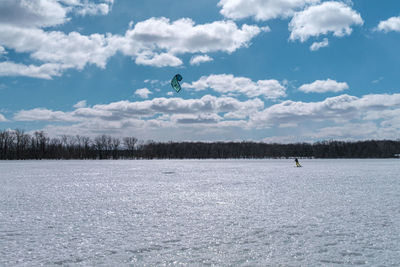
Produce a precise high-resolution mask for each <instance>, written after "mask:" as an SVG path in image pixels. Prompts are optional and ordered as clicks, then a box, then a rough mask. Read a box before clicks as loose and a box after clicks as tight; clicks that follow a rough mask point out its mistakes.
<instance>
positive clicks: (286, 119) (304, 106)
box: [251, 94, 400, 128]
mask: <svg viewBox="0 0 400 267" xmlns="http://www.w3.org/2000/svg"><path fill="white" fill-rule="evenodd" d="M399 107H400V94H392V95H388V94H381V95H365V96H363V97H361V98H358V97H355V96H350V95H340V96H336V97H330V98H326V99H325V100H324V101H320V102H309V103H306V102H301V101H299V102H294V101H290V100H288V101H284V102H282V103H279V104H276V105H273V106H271V107H268V108H266V109H265V110H263V111H261V112H258V113H257V114H254V116H252V118H251V125H252V126H253V127H261V128H263V127H271V126H274V125H279V124H288V123H297V124H303V123H312V122H325V123H327V122H329V121H330V122H336V123H340V124H343V123H349V122H351V121H352V120H365V121H368V120H379V119H386V120H387V119H389V118H388V117H384V115H383V114H385V115H386V116H393V113H392V114H391V115H388V113H387V112H386V113H383V112H382V111H390V110H396V109H398V108H399Z"/></svg>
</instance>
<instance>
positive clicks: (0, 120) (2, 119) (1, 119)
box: [0, 114, 7, 122]
mask: <svg viewBox="0 0 400 267" xmlns="http://www.w3.org/2000/svg"><path fill="white" fill-rule="evenodd" d="M2 121H7V119H6V118H5V117H4V116H3V115H2V114H0V122H2Z"/></svg>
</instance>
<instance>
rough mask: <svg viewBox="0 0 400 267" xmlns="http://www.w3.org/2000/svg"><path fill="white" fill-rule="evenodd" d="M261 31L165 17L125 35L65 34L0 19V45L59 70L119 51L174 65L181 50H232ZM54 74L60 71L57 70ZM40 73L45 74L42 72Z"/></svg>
mask: <svg viewBox="0 0 400 267" xmlns="http://www.w3.org/2000/svg"><path fill="white" fill-rule="evenodd" d="M70 4H71V3H70ZM262 31H264V28H259V27H257V26H249V25H243V26H242V27H241V28H238V27H237V25H236V24H235V23H234V22H232V21H216V22H213V23H209V24H202V25H195V23H194V22H193V21H192V20H190V19H180V20H177V21H174V22H170V21H169V20H168V19H166V18H150V19H148V20H145V21H142V22H139V23H137V24H136V25H135V26H134V28H132V29H128V30H127V31H126V34H125V35H124V36H121V35H112V34H106V35H104V34H97V33H95V34H91V35H82V34H80V33H78V32H71V33H68V34H65V33H63V32H59V31H45V30H43V29H39V28H27V27H21V26H18V25H12V24H4V23H0V45H1V47H5V48H8V49H12V50H14V51H15V52H17V53H28V54H29V55H30V57H31V58H32V59H35V60H38V61H41V62H43V63H44V64H47V63H56V64H59V65H60V67H59V70H60V71H61V70H66V69H70V68H74V69H78V70H82V69H83V68H84V67H85V66H86V65H87V64H94V65H96V66H98V67H100V68H105V66H106V64H107V61H108V59H109V58H110V57H112V56H113V55H115V54H116V53H117V52H118V51H120V52H122V54H124V55H126V56H130V57H132V59H133V60H135V62H136V63H137V64H141V65H149V66H156V67H166V66H172V67H176V66H179V65H182V60H181V59H180V58H179V57H178V56H179V55H181V54H186V53H206V52H217V51H222V52H226V53H232V52H234V51H236V50H237V49H239V48H241V47H246V46H248V45H249V43H250V40H251V39H252V38H253V37H254V36H256V35H258V34H259V33H260V32H262ZM15 64H17V63H15ZM59 74H61V72H57V74H56V75H59ZM31 77H37V78H41V77H42V76H40V75H36V76H31ZM43 77H45V78H46V79H48V76H46V75H45V76H43Z"/></svg>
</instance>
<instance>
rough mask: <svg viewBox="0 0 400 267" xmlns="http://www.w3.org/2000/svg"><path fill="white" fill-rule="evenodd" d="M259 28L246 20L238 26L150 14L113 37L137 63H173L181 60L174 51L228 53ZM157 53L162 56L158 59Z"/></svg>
mask: <svg viewBox="0 0 400 267" xmlns="http://www.w3.org/2000/svg"><path fill="white" fill-rule="evenodd" d="M262 31H263V28H260V27H257V26H249V25H246V24H245V25H243V26H242V27H241V28H238V27H237V25H236V24H235V23H234V22H232V21H215V22H213V23H208V24H201V25H195V23H194V22H193V21H192V20H191V19H188V18H183V19H179V20H176V21H173V22H170V20H169V19H167V18H150V19H148V20H145V21H142V22H138V23H137V24H136V25H135V26H134V27H133V28H132V29H129V30H128V31H127V32H126V34H125V36H124V37H120V38H117V39H116V40H118V43H119V48H120V50H121V51H122V52H123V53H124V54H125V55H130V56H132V57H134V58H137V59H136V62H137V63H138V64H149V65H153V64H154V65H156V66H157V65H162V66H166V65H167V64H168V66H177V65H180V64H182V62H181V60H180V59H178V58H177V57H176V55H179V54H185V53H207V52H216V51H222V52H226V53H232V52H234V51H236V50H237V49H239V48H241V47H246V46H248V44H249V42H250V40H251V39H252V38H253V37H254V36H256V35H258V34H259V33H260V32H262ZM160 51H161V52H160ZM161 56H162V58H163V59H162V60H159V59H158V57H161ZM153 60H154V61H156V62H152V61H153ZM160 61H162V62H163V63H162V64H160V63H159V62H160ZM168 62H170V63H168Z"/></svg>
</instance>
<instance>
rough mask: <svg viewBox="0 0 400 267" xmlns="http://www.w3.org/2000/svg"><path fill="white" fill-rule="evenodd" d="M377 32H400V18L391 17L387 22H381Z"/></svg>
mask: <svg viewBox="0 0 400 267" xmlns="http://www.w3.org/2000/svg"><path fill="white" fill-rule="evenodd" d="M376 30H378V31H382V32H390V31H395V32H400V17H391V18H389V19H387V20H384V21H381V22H379V24H378V27H376Z"/></svg>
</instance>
